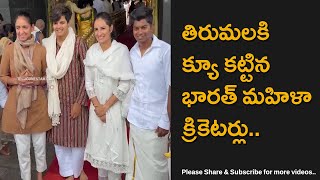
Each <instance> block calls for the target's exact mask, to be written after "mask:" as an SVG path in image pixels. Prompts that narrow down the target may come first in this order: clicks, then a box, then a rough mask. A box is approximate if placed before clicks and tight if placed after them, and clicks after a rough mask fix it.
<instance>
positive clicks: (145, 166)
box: [126, 7, 171, 180]
mask: <svg viewBox="0 0 320 180" xmlns="http://www.w3.org/2000/svg"><path fill="white" fill-rule="evenodd" d="M130 16H131V19H132V20H133V35H134V37H135V39H136V40H137V43H136V44H135V45H134V46H133V47H132V48H131V50H130V57H131V63H132V67H133V72H134V75H135V87H134V90H133V93H132V97H131V101H130V106H129V112H128V117H127V120H128V121H129V123H130V138H129V159H130V167H129V172H128V173H127V174H126V179H127V180H132V179H137V180H150V179H152V180H168V179H169V169H168V161H167V158H166V157H165V155H164V154H165V153H166V152H167V150H168V132H169V129H170V121H169V116H168V110H167V102H168V91H169V86H170V81H171V80H170V79H171V52H170V50H171V46H170V45H169V44H167V43H166V42H164V41H162V40H159V39H158V38H157V37H156V36H155V35H153V29H152V19H153V16H152V9H150V8H148V7H139V8H137V9H135V10H133V12H132V13H131V14H130Z"/></svg>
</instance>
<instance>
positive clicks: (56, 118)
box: [42, 27, 76, 126]
mask: <svg viewBox="0 0 320 180" xmlns="http://www.w3.org/2000/svg"><path fill="white" fill-rule="evenodd" d="M68 31H69V32H68V35H67V37H66V39H65V40H64V41H63V43H62V45H61V48H60V50H59V52H58V54H57V55H56V40H57V37H56V34H55V32H53V33H52V34H51V36H50V37H48V38H45V39H43V40H42V42H43V45H44V46H45V47H46V50H47V56H46V60H47V70H46V73H47V86H48V114H49V117H50V118H51V120H52V125H53V126H57V125H58V124H60V115H61V109H60V99H59V91H58V81H57V80H58V79H61V78H62V77H63V76H64V75H65V74H66V72H67V71H68V69H69V65H70V63H71V60H72V57H73V51H74V46H75V41H76V36H75V34H74V32H73V30H72V28H71V27H69V29H68Z"/></svg>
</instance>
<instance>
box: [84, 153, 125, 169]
mask: <svg viewBox="0 0 320 180" xmlns="http://www.w3.org/2000/svg"><path fill="white" fill-rule="evenodd" d="M84 159H85V160H87V161H89V162H90V163H91V165H92V166H93V167H95V168H101V169H107V170H110V171H113V172H114V173H127V172H128V169H129V166H128V165H125V164H115V163H112V162H107V161H101V160H97V159H94V158H93V157H92V156H91V155H90V154H88V153H85V158H84Z"/></svg>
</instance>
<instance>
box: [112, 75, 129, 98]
mask: <svg viewBox="0 0 320 180" xmlns="http://www.w3.org/2000/svg"><path fill="white" fill-rule="evenodd" d="M130 81H131V80H120V81H119V85H118V87H117V88H116V89H115V90H114V91H113V94H114V95H115V96H116V97H117V98H118V99H119V101H123V100H124V99H125V97H126V94H127V92H128V91H129V88H130Z"/></svg>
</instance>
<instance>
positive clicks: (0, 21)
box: [0, 13, 6, 34]
mask: <svg viewBox="0 0 320 180" xmlns="http://www.w3.org/2000/svg"><path fill="white" fill-rule="evenodd" d="M5 24H6V22H5V21H4V19H3V16H2V14H1V13H0V34H2V33H3V25H5Z"/></svg>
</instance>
